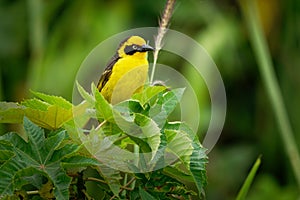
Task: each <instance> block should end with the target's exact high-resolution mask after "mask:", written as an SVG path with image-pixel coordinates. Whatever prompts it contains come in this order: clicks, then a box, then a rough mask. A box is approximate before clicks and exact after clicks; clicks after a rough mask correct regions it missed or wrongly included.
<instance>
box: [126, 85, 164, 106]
mask: <svg viewBox="0 0 300 200" xmlns="http://www.w3.org/2000/svg"><path fill="white" fill-rule="evenodd" d="M164 90H166V87H164V86H149V87H146V88H145V89H144V91H143V92H140V93H136V94H134V95H133V96H132V99H135V100H138V101H139V102H140V104H141V106H144V105H145V104H146V103H147V102H148V101H150V99H152V98H153V97H154V96H155V95H157V94H158V93H160V92H162V91H164Z"/></svg>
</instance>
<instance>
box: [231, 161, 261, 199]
mask: <svg viewBox="0 0 300 200" xmlns="http://www.w3.org/2000/svg"><path fill="white" fill-rule="evenodd" d="M260 163H261V159H260V156H259V157H258V158H257V159H256V161H255V163H254V165H253V166H252V168H251V171H250V172H249V174H248V176H247V178H246V180H245V182H244V183H243V186H242V188H241V189H240V191H239V193H238V196H237V197H236V200H243V199H246V196H247V193H248V191H249V189H250V186H251V184H252V182H253V180H254V177H255V175H256V172H257V170H258V168H259V166H260Z"/></svg>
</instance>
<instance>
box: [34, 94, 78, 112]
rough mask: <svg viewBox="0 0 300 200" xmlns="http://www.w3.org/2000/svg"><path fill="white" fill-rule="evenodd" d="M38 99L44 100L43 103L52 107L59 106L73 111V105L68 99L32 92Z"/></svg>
mask: <svg viewBox="0 0 300 200" xmlns="http://www.w3.org/2000/svg"><path fill="white" fill-rule="evenodd" d="M31 92H32V93H33V94H34V95H35V96H36V97H38V98H40V99H42V100H43V101H45V102H47V103H48V104H50V105H57V106H59V107H62V108H65V109H71V108H72V106H73V105H72V104H71V103H70V102H69V101H67V100H66V99H64V98H62V97H60V96H54V95H47V94H43V93H40V92H34V91H31Z"/></svg>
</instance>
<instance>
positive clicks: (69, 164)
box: [62, 155, 99, 168]
mask: <svg viewBox="0 0 300 200" xmlns="http://www.w3.org/2000/svg"><path fill="white" fill-rule="evenodd" d="M62 165H63V167H65V168H75V167H88V166H97V165H99V161H97V160H96V159H94V158H88V157H85V156H80V155H75V156H72V157H69V158H65V159H63V160H62Z"/></svg>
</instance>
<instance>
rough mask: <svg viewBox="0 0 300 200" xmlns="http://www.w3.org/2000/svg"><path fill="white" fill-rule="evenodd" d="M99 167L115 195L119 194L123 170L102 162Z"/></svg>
mask: <svg viewBox="0 0 300 200" xmlns="http://www.w3.org/2000/svg"><path fill="white" fill-rule="evenodd" d="M98 169H99V171H100V173H101V174H102V175H103V177H104V179H105V180H106V182H107V183H108V186H109V188H110V189H111V191H112V192H113V193H114V195H116V196H119V191H120V189H121V184H120V180H121V179H122V177H121V172H120V171H118V170H115V169H112V168H110V167H108V166H106V165H104V164H100V165H99V168H98Z"/></svg>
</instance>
